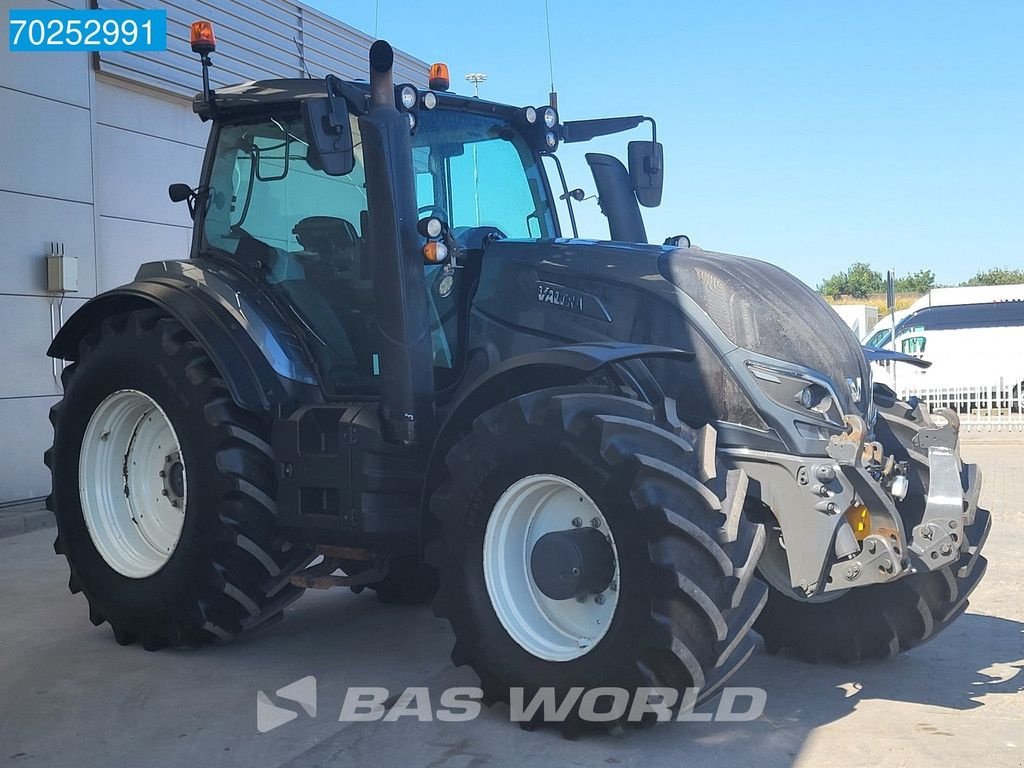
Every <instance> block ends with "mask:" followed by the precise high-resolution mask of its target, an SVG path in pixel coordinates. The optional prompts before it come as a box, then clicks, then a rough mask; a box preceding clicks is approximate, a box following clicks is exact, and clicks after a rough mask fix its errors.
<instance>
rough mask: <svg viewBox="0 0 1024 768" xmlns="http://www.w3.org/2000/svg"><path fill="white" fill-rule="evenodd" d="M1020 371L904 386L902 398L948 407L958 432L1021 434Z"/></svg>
mask: <svg viewBox="0 0 1024 768" xmlns="http://www.w3.org/2000/svg"><path fill="white" fill-rule="evenodd" d="M1022 389H1024V374H1022V375H1020V376H1010V377H1000V378H999V379H998V380H997V381H994V382H984V383H979V384H975V385H970V386H960V387H927V386H913V385H910V386H904V387H901V388H900V395H901V396H902V397H904V398H905V397H910V396H915V397H917V398H919V399H920V400H922V401H923V402H925V403H927V404H928V406H929V408H931V409H932V410H934V409H935V408H951V409H953V410H954V411H956V412H957V413H958V414H959V415H960V431H961V433H974V434H990V435H995V434H1000V433H1003V434H1007V435H1015V436H1022V437H1024V393H1022Z"/></svg>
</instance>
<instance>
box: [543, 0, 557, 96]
mask: <svg viewBox="0 0 1024 768" xmlns="http://www.w3.org/2000/svg"><path fill="white" fill-rule="evenodd" d="M544 26H545V27H546V29H547V35H548V72H549V73H550V75H551V93H549V94H548V104H550V105H551V106H552V107H554V108H555V109H558V93H557V92H556V91H555V59H554V56H552V54H551V8H550V3H549V0H544Z"/></svg>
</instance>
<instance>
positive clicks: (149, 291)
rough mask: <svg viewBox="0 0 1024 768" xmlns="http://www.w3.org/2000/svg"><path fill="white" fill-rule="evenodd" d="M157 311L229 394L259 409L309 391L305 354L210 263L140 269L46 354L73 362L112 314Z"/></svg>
mask: <svg viewBox="0 0 1024 768" xmlns="http://www.w3.org/2000/svg"><path fill="white" fill-rule="evenodd" d="M147 307H157V308H159V309H161V310H163V311H164V312H166V313H167V314H168V315H170V316H171V317H174V318H176V319H177V320H178V321H179V322H181V324H182V325H184V326H185V328H186V329H187V330H188V331H189V333H191V334H192V335H193V336H194V337H195V338H196V340H197V341H198V342H199V343H200V344H202V345H203V348H204V349H205V350H206V352H207V353H208V354H209V355H210V357H211V359H212V360H213V362H214V364H215V365H216V366H217V370H218V371H219V372H220V374H221V376H222V377H223V378H224V381H225V384H226V385H227V387H228V389H229V390H230V392H231V396H232V397H233V398H234V400H235V401H236V402H237V403H238V404H239V405H240V406H242V407H244V408H249V409H253V410H264V409H266V408H269V407H271V406H273V405H277V404H279V403H284V402H287V401H288V400H291V399H294V396H295V391H296V390H298V389H303V390H309V391H315V385H316V381H317V380H316V377H315V374H314V370H313V367H312V365H311V363H310V362H309V359H308V356H307V354H306V352H305V350H304V348H303V346H302V344H301V342H300V341H299V339H298V338H297V337H296V336H295V335H294V334H293V333H292V332H291V330H290V329H289V328H288V326H287V325H286V324H285V322H284V321H283V320H282V318H281V317H280V316H279V315H278V313H277V310H276V309H275V308H274V307H273V306H272V305H271V304H270V302H269V300H268V299H267V298H266V297H264V296H262V295H261V294H260V293H259V291H257V290H255V289H254V288H253V287H252V286H251V285H249V284H248V281H247V280H246V279H245V278H243V277H241V276H240V275H237V274H234V273H233V272H232V271H231V270H228V269H223V268H221V267H219V266H218V265H215V264H199V263H197V262H194V261H168V262H155V263H152V264H145V265H143V266H142V267H141V268H140V269H139V273H138V275H137V276H136V279H135V281H134V282H132V283H129V284H128V285H123V286H120V287H118V288H115V289H113V290H111V291H107V292H106V293H103V294H100V295H99V296H96V297H95V298H93V299H90V300H89V301H88V302H86V303H85V305H84V306H82V307H81V308H80V309H79V310H78V311H77V312H75V314H73V315H72V316H71V317H70V318H68V320H67V322H66V323H65V324H64V326H63V327H62V328H61V330H60V332H59V333H58V334H57V336H56V337H55V338H54V340H53V343H52V344H51V345H50V348H49V349H48V350H47V354H48V355H49V356H50V357H56V358H62V359H64V360H76V359H77V358H78V346H79V342H80V341H81V339H82V338H83V337H84V336H85V335H86V334H88V333H89V332H90V330H91V329H93V328H94V327H96V326H97V325H99V324H100V323H102V322H103V319H104V318H106V317H109V316H110V315H114V314H119V313H121V312H129V311H133V310H138V309H145V308H147Z"/></svg>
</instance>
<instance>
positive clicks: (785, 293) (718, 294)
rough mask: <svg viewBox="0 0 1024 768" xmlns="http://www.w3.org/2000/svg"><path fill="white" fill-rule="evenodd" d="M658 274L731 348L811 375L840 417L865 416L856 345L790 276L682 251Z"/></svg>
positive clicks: (748, 262)
mask: <svg viewBox="0 0 1024 768" xmlns="http://www.w3.org/2000/svg"><path fill="white" fill-rule="evenodd" d="M658 271H659V272H660V274H661V275H662V277H664V278H665V279H666V280H668V281H670V282H671V283H672V284H673V285H675V286H676V287H677V288H679V289H680V290H681V291H683V292H684V293H685V294H686V295H687V296H689V297H690V298H691V299H693V301H694V302H695V303H696V304H697V305H698V306H699V307H700V308H701V309H703V310H704V311H705V312H706V313H707V315H708V317H709V318H710V319H711V322H712V323H714V325H715V326H716V327H717V328H718V330H719V331H721V332H722V334H724V335H725V337H726V338H727V339H728V340H729V341H731V342H732V343H733V344H735V345H736V346H738V347H743V348H744V349H747V350H750V351H753V352H756V353H758V354H760V355H764V356H766V357H770V358H774V359H776V360H781V361H783V362H787V363H794V364H796V365H802V366H805V367H807V368H811V369H814V370H816V371H819V372H820V373H822V374H824V375H825V376H827V377H828V378H829V379H831V380H832V382H833V384H834V385H835V388H836V390H837V392H836V394H837V395H838V396H839V398H840V401H841V402H842V403H843V405H844V406H845V408H846V409H847V410H848V412H849V411H851V410H852V411H855V412H860V413H862V414H864V413H866V411H867V406H868V399H869V395H868V393H869V392H870V378H869V377H870V373H869V368H868V365H867V362H866V361H865V359H864V353H863V350H862V349H861V345H860V341H859V340H858V339H857V337H856V335H855V334H854V333H853V331H852V330H851V329H850V328H849V326H847V325H846V323H844V322H843V320H842V319H841V318H840V317H839V315H838V314H836V312H835V311H834V310H833V309H832V308H831V307H830V306H829V305H828V304H827V303H826V302H825V300H824V299H822V298H821V296H819V295H818V294H817V293H815V292H814V291H813V290H811V289H810V288H808V287H807V286H806V285H805V284H804V283H802V282H801V281H800V280H798V279H797V278H795V277H793V275H791V274H789V273H788V272H786V271H785V270H783V269H780V268H779V267H777V266H775V265H774V264H768V263H766V262H763V261H758V260H756V259H750V258H746V257H743V256H731V255H729V254H723V253H713V252H710V251H700V250H695V249H690V248H677V249H673V250H671V251H668V252H666V253H664V254H663V255H662V256H661V258H660V259H659V261H658Z"/></svg>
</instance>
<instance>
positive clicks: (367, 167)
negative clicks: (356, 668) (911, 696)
mask: <svg viewBox="0 0 1024 768" xmlns="http://www.w3.org/2000/svg"><path fill="white" fill-rule="evenodd" d="M193 47H194V49H195V50H196V51H197V52H198V53H200V54H201V55H202V58H203V65H204V66H203V69H204V75H205V74H206V68H207V66H208V65H209V63H210V57H209V54H210V53H211V51H212V50H213V42H212V36H211V35H207V34H204V33H203V28H200V30H199V34H198V35H197V36H196V38H195V40H194V46H193ZM392 59H393V53H392V50H391V48H390V47H389V46H388V44H387V43H385V42H382V41H378V42H377V43H375V44H374V45H373V47H372V48H371V50H370V55H369V82H368V83H367V82H343V81H341V80H339V79H338V78H335V77H333V76H328V77H326V78H325V79H301V80H300V79H295V80H269V81H262V82H255V83H248V84H245V85H238V86H234V87H228V88H222V89H218V90H217V91H216V92H213V91H211V90H210V89H209V87H208V86H207V87H206V88H205V89H204V91H203V93H201V94H199V95H197V97H196V99H195V101H194V107H195V110H196V112H197V113H198V114H199V116H200V117H201V118H202V119H204V120H210V121H212V129H211V132H210V140H209V145H208V148H207V152H206V158H205V160H204V163H203V167H202V174H201V177H200V179H199V183H198V185H197V186H195V187H190V186H188V185H184V184H176V185H172V186H171V188H170V195H171V197H172V199H174V200H176V201H180V202H184V203H186V204H187V205H188V207H189V210H190V211H191V213H192V217H193V220H194V223H195V226H194V231H193V240H192V248H191V253H190V255H189V258H188V259H186V260H180V261H156V262H152V263H148V264H145V265H143V266H142V267H141V268H140V269H139V272H138V275H137V277H136V279H135V281H134V282H133V283H131V284H129V285H125V286H122V287H120V288H116V289H114V290H112V291H109V292H107V293H104V294H102V295H100V296H97V297H96V298H94V299H93V300H91V301H89V302H88V303H87V304H86V305H85V306H84V307H83V308H82V309H80V310H79V311H78V312H77V313H75V315H74V316H73V317H72V318H70V320H69V321H68V322H67V323H66V325H65V326H64V328H63V329H62V330H61V332H60V334H59V335H58V337H57V338H56V340H55V341H54V342H53V345H52V347H51V348H50V350H49V354H50V355H51V356H53V357H56V358H62V359H64V360H66V361H68V363H69V364H68V365H67V367H66V368H65V370H64V376H63V383H64V398H63V400H62V401H61V402H60V403H58V404H57V405H56V406H55V407H54V408H53V410H52V413H51V421H52V422H53V426H54V445H53V448H52V449H51V450H50V451H48V452H47V455H46V462H47V464H48V466H49V467H50V469H51V471H52V476H53V494H52V496H51V497H50V509H52V510H53V511H54V512H55V514H56V517H57V522H58V529H59V532H58V535H57V540H56V543H55V549H56V551H57V552H58V553H59V554H62V555H64V556H66V558H67V560H68V563H69V565H70V571H71V577H70V588H71V590H72V591H73V592H82V593H83V594H84V595H85V597H86V598H87V600H88V603H89V611H90V618H91V619H92V622H93V623H94V624H96V625H100V624H102V623H104V622H108V623H109V624H110V625H111V627H112V628H113V633H114V637H115V638H116V640H117V642H118V643H121V644H128V643H133V642H139V643H141V644H142V646H143V647H145V648H146V649H148V650H155V649H158V648H161V647H165V646H202V645H205V644H208V643H216V642H221V641H226V640H230V639H231V638H234V637H236V636H237V635H239V634H240V633H242V632H245V631H247V630H250V629H254V628H256V627H259V626H261V625H265V624H266V623H267V622H269V621H272V620H274V619H277V618H280V617H281V615H282V610H283V609H284V608H285V606H287V605H288V604H289V603H291V602H292V601H293V600H295V599H296V598H297V597H298V596H299V595H300V594H301V593H302V591H303V589H305V588H311V587H312V588H325V587H329V586H347V587H351V588H353V589H355V590H357V591H360V590H363V589H370V590H374V591H375V592H376V594H377V596H378V597H379V598H380V599H381V600H383V601H388V602H407V603H414V602H421V601H426V600H429V599H431V598H433V599H434V607H435V611H436V613H437V614H438V615H439V616H442V617H444V618H446V619H447V620H448V621H449V622H450V623H451V626H452V629H453V631H454V635H455V646H454V650H453V652H452V660H453V661H454V662H455V664H457V665H463V664H468V665H469V666H471V667H472V668H473V670H474V671H475V672H476V673H477V674H478V675H479V677H480V679H481V688H482V689H483V691H484V694H485V699H486V700H487V701H503V700H504V701H507V700H508V699H509V695H510V694H509V692H510V690H512V689H522V690H523V691H525V692H526V695H527V696H529V695H530V692H531V691H536V690H537V689H540V688H542V687H554V688H555V689H556V690H557V691H563V692H564V691H567V690H569V689H570V688H573V687H583V688H585V689H592V688H597V687H607V686H612V687H618V688H623V689H626V690H628V691H640V690H644V689H649V688H651V687H654V688H671V689H676V690H682V689H698V690H699V692H700V696H701V697H706V696H708V695H711V694H713V693H714V692H715V691H716V690H718V688H719V686H721V685H722V683H723V682H724V681H725V680H726V679H727V678H728V676H729V675H730V674H731V673H732V672H733V671H735V669H737V668H738V666H739V665H740V664H742V663H743V662H744V660H746V659H747V657H748V656H749V655H750V653H751V652H752V650H753V648H754V645H755V641H756V635H755V634H753V633H752V630H756V631H757V633H759V634H760V635H761V636H762V637H763V638H764V642H765V644H766V646H767V648H768V649H769V650H770V651H775V650H782V649H787V650H789V651H790V652H791V653H793V654H796V655H798V656H799V657H802V658H805V659H808V660H813V661H817V660H824V661H858V660H861V659H876V658H881V657H886V656H889V655H890V654H893V653H896V652H898V651H901V650H906V649H908V648H911V647H913V646H915V645H918V644H920V643H922V642H924V641H925V640H927V639H929V638H930V637H931V636H932V635H934V634H935V633H936V632H938V631H939V630H941V629H942V628H943V627H945V626H946V625H948V624H949V623H950V622H951V621H953V620H954V619H955V618H956V617H957V616H958V615H959V614H960V613H962V612H963V611H964V609H965V607H966V605H967V597H968V595H969V593H970V592H971V590H972V589H974V587H975V586H976V585H977V583H978V580H979V579H980V578H981V576H982V574H983V572H984V570H985V560H984V558H982V557H980V556H979V549H980V547H981V545H982V543H983V541H984V539H985V536H986V534H987V532H988V528H989V514H988V512H986V511H984V510H982V509H979V508H978V491H979V487H980V477H979V472H978V470H977V468H976V467H975V466H973V465H968V464H963V463H961V460H960V456H959V442H958V426H959V425H958V421H957V418H956V415H955V414H953V413H951V412H943V413H929V412H928V410H927V409H926V408H924V407H923V406H922V405H921V404H919V403H917V402H915V401H910V402H904V401H901V400H900V399H899V398H898V397H897V396H896V394H895V393H894V392H893V391H892V390H889V389H887V388H885V387H882V386H872V383H871V377H870V369H869V364H868V360H867V359H866V358H865V352H864V351H863V350H862V348H861V346H860V345H859V343H858V342H857V339H856V338H855V337H854V335H853V334H852V332H851V331H850V330H849V329H847V328H846V326H845V325H844V324H843V323H842V321H841V320H840V319H839V317H838V316H837V315H836V314H835V313H833V312H832V310H831V309H830V308H829V307H828V305H827V304H825V303H824V302H823V301H822V299H821V298H820V297H819V296H817V295H816V294H815V293H813V292H812V291H811V290H810V289H808V288H807V287H806V286H805V285H803V284H802V283H801V282H799V281H798V280H796V279H795V278H793V277H791V276H790V275H789V274H787V273H786V272H784V271H782V270H781V269H779V268H777V267H774V266H772V265H770V264H766V263H763V262H759V261H754V260H752V259H747V258H741V257H737V256H729V255H724V254H719V253H713V252H710V251H704V250H700V249H697V248H691V247H689V244H688V242H687V241H686V239H685V238H684V237H673V238H670V239H669V240H668V241H667V242H666V243H665V244H664V245H652V244H648V242H647V234H646V232H645V229H644V222H643V219H642V217H641V213H640V205H641V204H643V205H645V206H653V205H658V204H659V203H660V198H661V189H662V179H663V176H664V158H663V152H662V147H661V145H660V144H658V143H657V141H656V140H652V141H631V142H630V143H629V145H628V164H623V163H622V162H620V161H619V160H618V159H616V158H615V157H612V156H609V155H602V154H588V155H587V162H588V164H589V166H590V168H591V170H592V173H593V181H594V184H595V186H596V189H597V194H598V196H599V201H600V205H601V210H602V211H603V213H604V215H605V216H606V217H607V220H608V223H609V228H610V233H611V237H610V239H609V240H608V241H603V242H597V241H591V240H581V239H579V238H578V237H576V232H575V224H574V223H573V222H571V221H570V222H568V224H569V225H570V228H571V229H572V230H573V231H572V232H571V233H568V232H566V231H565V230H564V229H563V226H565V225H566V222H560V221H559V217H558V216H557V214H556V202H557V201H558V199H559V198H561V200H563V201H565V203H566V204H567V205H568V206H569V211H570V212H571V210H572V208H571V206H572V204H573V203H574V202H576V201H578V200H580V199H581V198H582V197H583V195H582V194H581V193H580V192H579V191H578V190H574V189H570V188H569V187H568V186H567V185H566V181H565V178H564V175H563V174H562V173H561V166H560V165H558V164H557V158H556V157H555V152H556V150H557V149H558V148H559V146H560V145H562V144H564V143H572V142H582V141H587V140H590V139H592V138H594V137H597V136H603V135H609V134H613V133H618V132H621V131H627V130H631V129H636V128H638V127H640V126H642V125H643V124H644V123H650V126H651V127H652V128H653V126H654V122H653V120H651V119H650V118H648V117H644V116H632V117H612V118H602V119H594V120H583V121H574V122H572V121H570V122H562V121H561V120H560V119H559V115H558V113H557V111H556V109H555V108H553V107H551V106H541V107H536V108H535V107H516V106H509V105H505V104H498V103H494V102H490V101H486V100H483V99H479V98H469V97H465V96H459V95H456V94H453V93H449V92H448V91H447V86H448V83H447V78H446V71H444V70H443V68H442V67H438V66H435V67H434V68H433V70H432V75H433V76H432V77H431V79H430V88H429V89H422V88H418V87H415V86H413V85H401V84H399V85H397V86H396V85H395V84H394V83H393V78H392V72H391V69H392ZM548 168H556V169H557V170H558V173H556V174H554V178H550V177H549V176H548V174H547V173H546V169H548ZM570 234H571V235H572V236H569V235H570ZM435 593H436V594H435ZM574 719H575V720H577V721H578V720H579V718H578V717H576V713H575V712H572V713H570V716H569V718H568V721H569V723H570V725H567V726H566V727H567V728H572V727H574V726H573V725H572V724H571V723H572V722H573V721H574ZM577 725H578V723H577Z"/></svg>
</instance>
